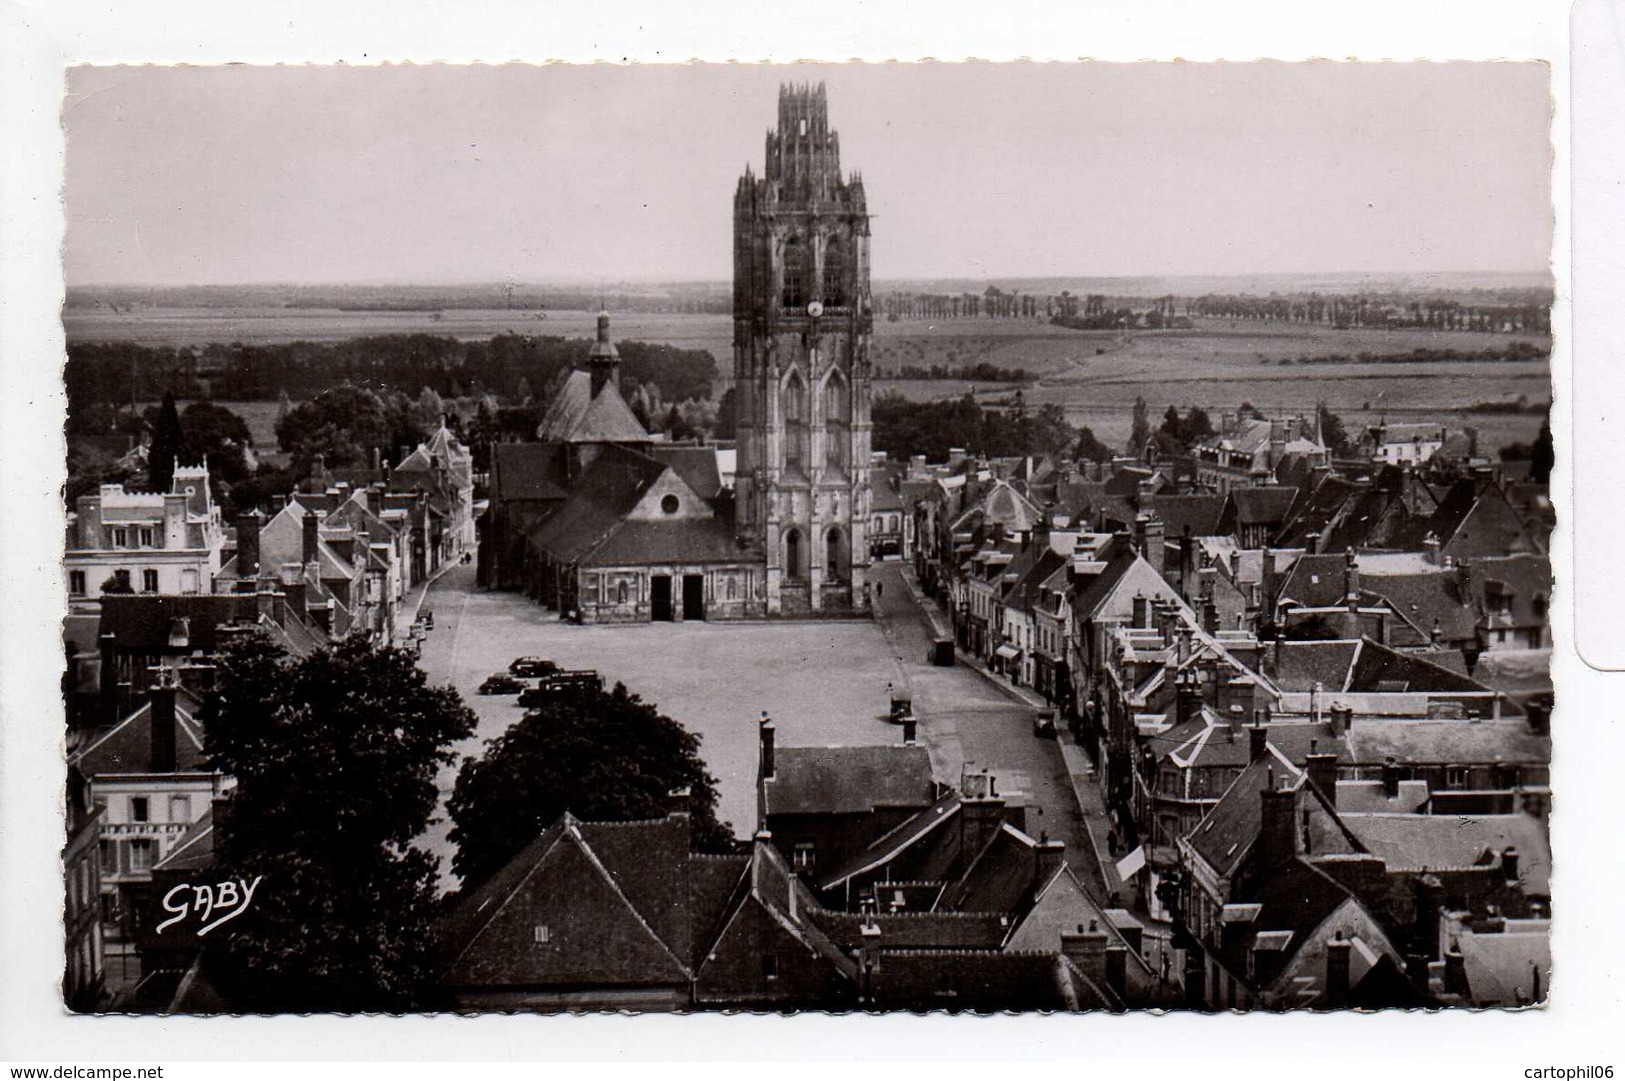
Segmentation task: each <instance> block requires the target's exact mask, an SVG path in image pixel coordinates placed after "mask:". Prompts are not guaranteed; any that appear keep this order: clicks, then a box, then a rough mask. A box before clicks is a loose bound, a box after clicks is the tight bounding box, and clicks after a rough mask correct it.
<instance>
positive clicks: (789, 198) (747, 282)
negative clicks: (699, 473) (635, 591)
mask: <svg viewBox="0 0 1625 1081" xmlns="http://www.w3.org/2000/svg"><path fill="white" fill-rule="evenodd" d="M873 324H874V317H873V314H872V310H871V307H870V299H869V214H868V207H867V203H866V202H865V200H864V194H863V180H862V178H861V177H860V176H859V175H858V174H856V173H854V174H852V175H851V176H850V177H846V178H843V177H842V176H841V151H840V140H839V138H838V137H837V135H836V134H835V132H834V131H832V130H830V127H829V119H828V114H827V107H826V102H825V96H824V86H823V84H822V83H820V84H819V85H818V86H817V87H816V88H815V87H810V86H805V85H802V86H784V87H780V89H779V126H778V130H777V131H769V132H768V133H767V166H766V171H765V174H764V175H763V177H762V178H760V179H758V178H756V177H755V176H754V175H752V173H751V170H750V167H749V166H748V165H747V166H746V168H745V175H744V176H743V177H741V178H740V181H739V187H738V189H737V190H736V192H735V193H734V397H735V403H736V406H737V409H738V418H739V421H738V430H739V459H738V467H737V473H736V478H735V493H736V508H737V517H738V523H739V530H740V534H741V539H744V540H748V541H749V542H751V543H752V544H759V545H761V546H762V547H763V548H764V549H765V551H766V556H767V609H768V611H769V612H770V613H771V612H787V613H788V612H797V611H806V610H809V609H811V610H820V609H860V610H861V609H865V608H867V607H868V604H869V598H868V569H869V542H868V537H867V535H866V530H865V528H864V527H865V523H866V521H867V515H868V513H869V380H870V372H869V337H870V333H871V330H872V328H873Z"/></svg>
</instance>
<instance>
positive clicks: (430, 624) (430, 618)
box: [418, 608, 434, 631]
mask: <svg viewBox="0 0 1625 1081" xmlns="http://www.w3.org/2000/svg"><path fill="white" fill-rule="evenodd" d="M418 622H419V623H421V624H423V626H424V627H425V628H427V629H428V630H431V631H432V630H434V612H433V610H432V609H428V608H425V609H424V610H423V611H421V612H419V613H418Z"/></svg>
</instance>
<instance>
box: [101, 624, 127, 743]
mask: <svg viewBox="0 0 1625 1081" xmlns="http://www.w3.org/2000/svg"><path fill="white" fill-rule="evenodd" d="M116 642H117V636H116V635H114V634H113V632H112V631H103V632H102V634H101V637H100V639H99V640H98V643H99V646H100V652H101V673H100V679H101V683H100V687H99V690H100V691H101V696H102V701H101V721H102V723H103V724H117V723H118V722H119V721H120V720H122V718H121V717H119V715H118V713H119V709H118V651H117V650H116V649H115V648H114V646H115V644H116Z"/></svg>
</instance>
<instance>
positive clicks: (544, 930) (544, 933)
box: [530, 923, 553, 946]
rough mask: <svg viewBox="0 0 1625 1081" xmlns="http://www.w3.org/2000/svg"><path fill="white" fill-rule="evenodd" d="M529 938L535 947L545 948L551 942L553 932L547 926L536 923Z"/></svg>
mask: <svg viewBox="0 0 1625 1081" xmlns="http://www.w3.org/2000/svg"><path fill="white" fill-rule="evenodd" d="M530 937H531V941H532V942H534V943H536V945H538V946H545V945H547V944H548V943H549V942H552V941H553V931H552V929H551V928H549V927H548V926H547V924H545V923H538V924H537V925H536V926H535V927H533V928H531V933H530Z"/></svg>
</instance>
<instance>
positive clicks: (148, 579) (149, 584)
mask: <svg viewBox="0 0 1625 1081" xmlns="http://www.w3.org/2000/svg"><path fill="white" fill-rule="evenodd" d="M141 592H143V593H156V592H158V571H157V569H156V568H154V567H148V568H147V569H146V570H143V571H142V572H141Z"/></svg>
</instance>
